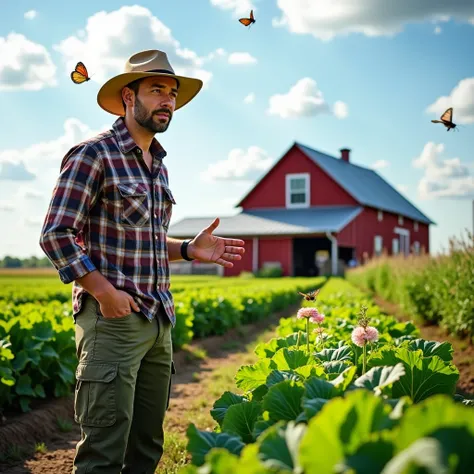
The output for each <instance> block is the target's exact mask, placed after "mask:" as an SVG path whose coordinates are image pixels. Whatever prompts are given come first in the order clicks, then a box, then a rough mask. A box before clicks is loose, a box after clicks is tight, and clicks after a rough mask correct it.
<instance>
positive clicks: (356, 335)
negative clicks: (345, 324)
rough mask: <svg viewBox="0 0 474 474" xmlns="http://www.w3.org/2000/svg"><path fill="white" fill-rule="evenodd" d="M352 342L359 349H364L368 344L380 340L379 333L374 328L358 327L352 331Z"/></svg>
mask: <svg viewBox="0 0 474 474" xmlns="http://www.w3.org/2000/svg"><path fill="white" fill-rule="evenodd" d="M351 338H352V342H353V343H354V344H355V345H356V346H359V347H363V346H364V345H365V344H367V343H368V342H375V341H377V340H378V338H379V332H378V331H377V329H376V328H374V327H373V326H366V327H365V328H364V327H362V326H358V327H356V328H355V329H354V330H353V331H352V336H351Z"/></svg>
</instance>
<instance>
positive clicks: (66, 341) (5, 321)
mask: <svg viewBox="0 0 474 474" xmlns="http://www.w3.org/2000/svg"><path fill="white" fill-rule="evenodd" d="M323 281H324V279H322V278H313V279H304V278H301V279H299V278H287V279H285V278H282V279H278V280H266V279H244V278H228V279H223V278H220V279H219V278H215V277H208V276H205V277H195V276H191V277H186V276H175V277H173V278H172V283H171V286H172V291H173V293H174V294H175V307H176V313H177V324H176V327H175V328H174V331H173V345H174V348H175V350H176V349H179V348H180V347H182V346H183V345H185V344H187V343H189V342H190V341H191V340H193V339H194V338H200V337H206V336H212V335H219V334H223V333H225V332H226V331H227V330H229V329H231V328H234V327H237V326H240V325H242V324H247V323H249V322H251V321H253V322H255V321H257V320H259V319H262V318H265V317H266V316H268V315H269V314H271V313H273V312H274V311H278V310H281V309H283V308H285V307H287V306H288V305H289V304H291V303H295V302H296V301H297V300H298V298H299V295H298V293H297V292H298V291H309V290H310V289H313V288H317V287H318V286H320V285H321V284H322V283H323ZM76 365H77V358H76V355H75V341H74V321H73V318H72V308H71V286H70V285H64V284H63V283H62V282H61V281H59V279H58V277H57V276H48V277H45V276H44V275H43V274H42V272H40V273H39V275H38V276H34V273H32V274H30V275H22V274H19V275H17V274H15V275H13V276H12V274H11V273H10V274H8V273H7V274H3V275H0V413H5V412H6V411H12V410H13V411H21V412H26V411H29V410H30V408H31V402H32V401H34V400H35V399H45V398H49V397H63V396H66V395H68V394H69V393H70V392H71V389H72V387H73V384H74V382H75V379H74V372H75V369H76Z"/></svg>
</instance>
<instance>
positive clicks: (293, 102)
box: [267, 77, 347, 119]
mask: <svg viewBox="0 0 474 474" xmlns="http://www.w3.org/2000/svg"><path fill="white" fill-rule="evenodd" d="M269 102H270V103H269V108H268V109H267V113H268V114H270V115H277V116H279V117H281V118H285V119H286V118H297V117H311V116H314V115H318V114H327V113H333V114H334V115H335V116H336V117H338V118H344V117H346V116H347V105H346V104H344V103H343V102H341V101H338V102H336V103H335V105H334V109H333V112H331V109H330V107H329V104H328V103H327V102H326V101H325V99H324V97H323V94H322V92H321V91H320V90H319V89H318V86H317V84H316V81H314V80H313V79H311V78H309V77H304V78H303V79H300V80H299V81H298V82H297V83H296V84H295V85H294V86H292V87H291V88H290V90H289V91H288V92H287V93H286V94H275V95H273V96H271V97H270V101H269Z"/></svg>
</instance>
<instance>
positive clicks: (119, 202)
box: [40, 117, 176, 326]
mask: <svg viewBox="0 0 474 474" xmlns="http://www.w3.org/2000/svg"><path fill="white" fill-rule="evenodd" d="M150 152H151V154H152V156H153V166H152V171H151V172H150V170H149V169H148V167H147V166H146V164H145V161H144V159H143V156H142V150H140V148H139V147H138V146H137V144H136V143H135V141H134V140H133V138H132V137H131V136H130V134H129V132H128V130H127V128H126V126H125V123H124V120H123V118H122V117H120V118H118V119H117V120H116V121H115V123H114V124H113V126H112V128H111V129H110V130H108V131H106V132H104V133H101V134H99V135H97V136H96V137H94V138H92V139H90V140H86V141H84V142H82V143H80V144H78V145H76V146H74V147H73V148H71V149H70V150H69V152H68V153H67V154H66V155H65V157H64V158H63V161H62V164H61V170H60V174H59V177H58V180H57V182H56V185H55V188H54V190H53V195H52V198H51V202H50V204H49V208H48V211H47V214H46V217H45V221H44V224H43V228H42V232H41V237H40V246H41V248H42V249H43V251H44V252H45V254H46V255H47V257H48V258H49V260H50V261H51V262H52V264H53V265H54V267H55V268H56V269H57V270H58V273H59V277H60V279H61V281H62V282H63V283H65V284H66V283H70V282H73V288H72V303H73V316H74V318H75V317H76V314H77V313H78V312H79V310H80V309H81V306H82V301H83V297H84V295H85V294H86V291H85V290H84V289H83V288H82V287H81V286H80V285H79V284H78V283H77V282H75V281H74V280H76V279H78V278H81V277H82V276H84V275H86V274H87V273H89V272H91V271H93V270H99V271H100V273H101V274H102V275H103V276H104V277H105V278H107V280H108V281H109V282H110V283H112V284H113V285H114V286H115V287H116V288H117V289H120V290H123V291H126V292H127V293H129V294H130V295H131V296H133V297H134V299H135V301H136V302H137V304H138V305H139V307H140V310H141V311H142V312H143V313H144V314H145V316H146V317H147V318H148V319H149V320H150V321H151V320H152V319H153V318H154V317H155V316H157V314H158V310H159V309H160V305H162V307H163V308H164V310H165V312H166V314H167V316H168V318H169V319H170V321H171V323H172V325H173V326H174V325H175V322H176V320H175V312H174V302H173V297H172V294H171V292H170V290H169V287H170V280H169V260H168V247H167V242H166V235H167V231H168V225H169V223H170V219H171V214H172V207H173V205H174V204H176V203H175V200H174V198H173V195H172V193H171V191H170V188H169V184H168V171H167V169H166V166H165V165H164V164H163V158H164V157H165V156H166V151H165V150H164V149H163V148H162V147H161V145H160V144H159V143H158V141H157V140H156V139H153V142H152V145H151V147H150Z"/></svg>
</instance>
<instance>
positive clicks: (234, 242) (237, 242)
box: [225, 239, 245, 247]
mask: <svg viewBox="0 0 474 474" xmlns="http://www.w3.org/2000/svg"><path fill="white" fill-rule="evenodd" d="M225 245H226V246H227V245H238V246H239V247H243V246H244V245H245V242H244V241H243V240H240V239H225Z"/></svg>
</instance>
